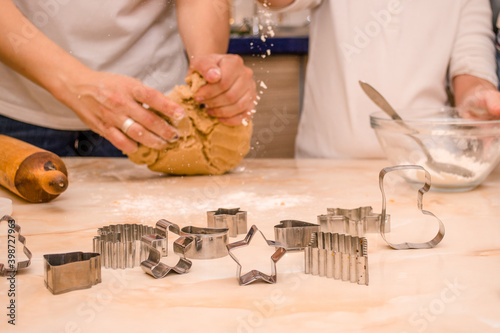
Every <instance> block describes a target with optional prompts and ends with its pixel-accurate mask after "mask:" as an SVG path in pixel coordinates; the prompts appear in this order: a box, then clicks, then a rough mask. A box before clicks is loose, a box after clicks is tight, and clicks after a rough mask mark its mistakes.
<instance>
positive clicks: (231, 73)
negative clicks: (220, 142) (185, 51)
mask: <svg viewBox="0 0 500 333" xmlns="http://www.w3.org/2000/svg"><path fill="white" fill-rule="evenodd" d="M189 70H190V72H194V71H196V72H198V73H200V74H201V75H202V76H203V77H204V78H205V79H206V80H207V81H208V83H209V84H207V85H205V86H203V87H201V88H200V90H198V92H197V93H196V95H195V99H196V101H197V102H199V103H203V104H205V107H206V110H207V113H208V114H209V115H211V116H214V117H217V118H219V121H220V122H221V123H223V124H226V125H240V124H242V123H246V122H248V120H249V119H250V118H251V116H252V115H253V113H255V105H256V104H257V90H256V84H255V81H254V79H253V72H252V70H251V69H250V68H248V67H246V66H245V65H244V63H243V59H241V57H240V56H237V55H233V54H210V55H202V56H194V57H192V58H191V62H190V68H189Z"/></svg>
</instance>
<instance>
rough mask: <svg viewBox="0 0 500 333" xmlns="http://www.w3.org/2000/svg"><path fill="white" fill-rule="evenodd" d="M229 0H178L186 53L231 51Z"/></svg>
mask: <svg viewBox="0 0 500 333" xmlns="http://www.w3.org/2000/svg"><path fill="white" fill-rule="evenodd" d="M228 1H229V0H178V1H177V2H176V6H177V22H178V26H179V33H180V35H181V37H182V40H183V42H184V47H185V49H186V52H187V54H188V56H189V58H190V59H191V58H192V57H195V56H200V55H207V54H213V53H219V54H223V53H226V52H227V47H228V44H229V3H228Z"/></svg>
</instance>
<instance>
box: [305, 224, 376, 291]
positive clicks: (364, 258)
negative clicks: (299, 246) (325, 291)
mask: <svg viewBox="0 0 500 333" xmlns="http://www.w3.org/2000/svg"><path fill="white" fill-rule="evenodd" d="M304 254H305V273H306V274H312V275H319V276H326V277H328V278H334V279H336V280H342V281H350V282H353V283H357V284H364V285H368V244H367V240H366V238H364V237H357V236H349V235H344V234H338V233H330V232H315V233H313V236H312V239H311V243H310V244H309V245H308V246H307V247H306V248H305V251H304Z"/></svg>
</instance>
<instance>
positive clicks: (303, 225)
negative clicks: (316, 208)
mask: <svg viewBox="0 0 500 333" xmlns="http://www.w3.org/2000/svg"><path fill="white" fill-rule="evenodd" d="M313 232H319V225H317V224H313V223H309V222H302V221H297V220H283V221H280V224H278V225H275V226H274V239H275V240H276V241H277V242H279V243H281V244H282V245H283V247H284V248H285V249H286V250H287V251H294V250H302V249H304V248H305V247H306V246H307V245H308V244H309V242H310V241H311V235H312V233H313Z"/></svg>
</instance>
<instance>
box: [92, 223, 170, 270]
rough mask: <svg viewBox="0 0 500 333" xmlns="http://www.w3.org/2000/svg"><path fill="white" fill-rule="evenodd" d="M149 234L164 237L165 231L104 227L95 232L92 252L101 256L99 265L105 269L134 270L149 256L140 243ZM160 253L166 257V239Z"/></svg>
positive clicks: (128, 225) (147, 249)
mask: <svg viewBox="0 0 500 333" xmlns="http://www.w3.org/2000/svg"><path fill="white" fill-rule="evenodd" d="M150 234H160V235H162V236H165V231H164V230H157V229H156V228H154V227H152V226H148V225H142V224H114V225H109V226H104V227H102V228H99V229H98V230H97V236H95V237H94V239H93V241H92V244H93V251H94V252H97V253H100V254H101V264H102V265H103V266H104V267H105V268H113V269H124V268H134V267H137V266H139V265H140V264H141V262H142V261H143V260H145V259H146V258H147V257H148V255H149V248H148V247H147V246H146V244H143V243H142V242H141V238H142V236H144V235H150ZM161 252H162V255H163V256H166V255H167V238H166V237H164V241H163V243H162V249H161Z"/></svg>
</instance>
